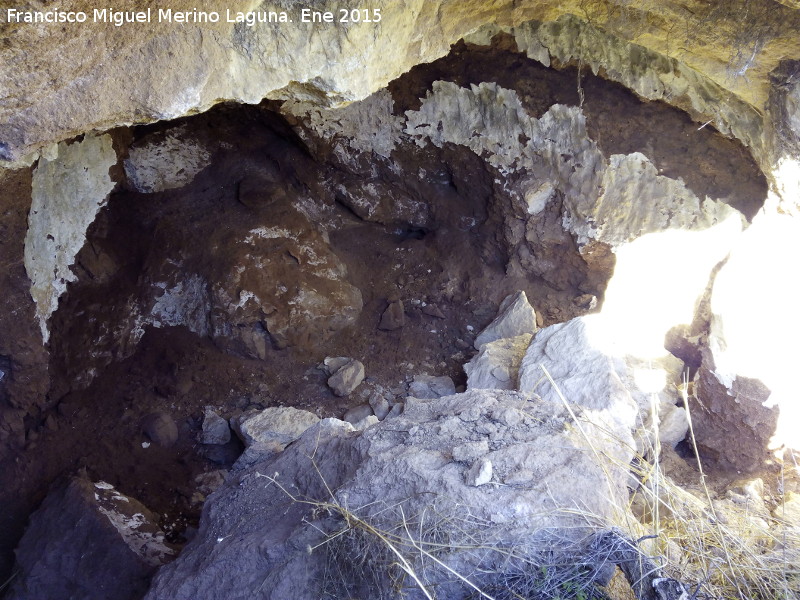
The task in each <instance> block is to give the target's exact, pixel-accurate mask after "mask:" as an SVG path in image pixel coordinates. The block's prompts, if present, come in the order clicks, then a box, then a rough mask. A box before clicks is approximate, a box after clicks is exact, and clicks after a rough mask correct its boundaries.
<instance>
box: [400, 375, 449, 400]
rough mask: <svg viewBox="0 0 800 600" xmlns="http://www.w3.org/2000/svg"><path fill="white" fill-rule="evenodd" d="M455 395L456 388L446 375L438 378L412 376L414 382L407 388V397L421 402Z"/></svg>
mask: <svg viewBox="0 0 800 600" xmlns="http://www.w3.org/2000/svg"><path fill="white" fill-rule="evenodd" d="M455 393H456V386H455V384H454V383H453V380H452V379H450V378H449V377H447V376H446V375H442V376H440V377H435V376H433V375H414V381H412V382H411V385H409V386H408V395H409V396H411V397H413V398H418V399H421V400H424V399H429V398H441V397H442V396H452V395H453V394H455Z"/></svg>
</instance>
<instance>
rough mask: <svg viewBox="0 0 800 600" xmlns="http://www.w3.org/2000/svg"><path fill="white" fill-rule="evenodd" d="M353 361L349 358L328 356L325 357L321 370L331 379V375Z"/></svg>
mask: <svg viewBox="0 0 800 600" xmlns="http://www.w3.org/2000/svg"><path fill="white" fill-rule="evenodd" d="M351 360H353V359H352V358H349V357H347V356H336V357H332V356H327V357H325V360H324V361H322V364H321V365H320V368H321V369H322V370H323V371H324V372H325V374H326V375H328V376H329V377H330V376H331V375H333V374H334V373H336V371H338V370H339V369H341V368H342V367H343V366H345V365H346V364H347V363H349V362H350V361H351Z"/></svg>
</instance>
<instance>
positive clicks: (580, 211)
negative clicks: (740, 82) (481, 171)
mask: <svg viewBox="0 0 800 600" xmlns="http://www.w3.org/2000/svg"><path fill="white" fill-rule="evenodd" d="M406 116H407V123H406V127H405V133H407V134H408V135H410V136H412V137H413V138H414V139H415V140H416V142H417V144H419V145H425V144H426V143H429V142H430V143H433V144H434V145H436V146H439V147H441V146H442V145H443V144H445V143H448V142H449V143H452V144H459V145H462V146H466V147H468V148H470V149H471V150H472V151H473V152H475V153H476V154H477V155H479V156H485V157H486V159H487V161H488V162H489V164H491V165H492V166H494V167H496V168H497V169H498V170H500V172H502V173H516V172H520V171H523V170H524V171H525V172H527V173H528V174H529V175H533V177H534V179H535V180H538V181H548V182H552V186H553V187H554V188H555V189H558V190H560V191H561V192H562V193H563V194H564V214H563V225H564V228H565V229H566V230H567V231H570V232H571V233H573V234H574V235H575V236H576V239H577V241H578V243H579V244H581V245H582V244H586V243H587V242H589V241H590V240H597V241H601V242H605V243H608V244H609V245H611V246H612V247H616V246H619V245H621V244H623V243H625V242H629V241H632V240H634V239H636V238H638V237H640V236H642V235H644V234H647V233H651V232H656V231H664V230H667V229H680V230H702V229H706V228H708V227H710V226H712V225H714V224H716V223H718V222H721V221H724V220H725V219H727V218H728V217H730V216H731V215H734V214H736V211H734V210H733V209H731V208H730V207H728V206H727V205H726V204H724V203H723V202H720V201H718V200H714V199H710V198H706V199H704V200H701V199H698V198H697V197H696V196H695V195H694V194H693V193H692V192H691V191H690V190H689V189H688V188H686V186H685V185H684V184H683V182H682V181H681V180H675V179H670V178H668V177H662V176H660V175H658V172H657V170H656V168H655V167H654V166H653V164H652V163H651V162H650V161H649V160H648V159H647V157H646V156H644V155H643V154H641V153H638V152H635V153H632V154H629V155H622V154H620V155H612V157H611V158H610V159H608V160H607V159H606V158H605V157H604V156H603V154H602V153H601V151H600V149H599V148H598V146H597V144H596V143H595V142H594V141H592V140H591V139H590V138H589V135H588V132H587V130H586V117H585V115H584V114H583V111H582V110H581V109H580V108H578V107H567V106H563V105H559V104H555V105H553V106H551V107H550V108H549V109H548V110H547V112H546V113H545V114H544V115H542V117H541V118H539V119H536V118H532V117H530V116H529V115H528V113H527V112H526V111H525V109H524V108H523V106H522V103H521V101H520V99H519V97H518V95H517V93H516V92H515V91H513V90H508V89H505V88H502V87H500V86H498V85H497V84H496V83H481V84H480V85H474V84H473V85H472V86H471V87H470V88H469V89H466V88H462V87H460V86H458V85H456V84H454V83H450V82H443V81H436V82H434V83H433V92H432V93H430V94H429V95H428V97H427V98H425V99H424V100H423V101H422V107H421V108H420V110H419V111H409V112H407V113H406ZM520 140H526V141H525V142H523V141H520ZM552 193H553V190H552V189H549V188H547V187H544V188H541V189H539V188H537V189H531V190H523V197H522V198H521V201H522V202H525V209H526V211H527V212H528V213H529V214H536V213H537V212H538V211H539V210H541V206H542V202H543V201H546V199H547V198H548V197H550V196H551V195H552ZM641 198H648V201H647V202H640V201H639V200H640V199H641Z"/></svg>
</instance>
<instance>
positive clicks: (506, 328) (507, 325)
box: [475, 292, 537, 350]
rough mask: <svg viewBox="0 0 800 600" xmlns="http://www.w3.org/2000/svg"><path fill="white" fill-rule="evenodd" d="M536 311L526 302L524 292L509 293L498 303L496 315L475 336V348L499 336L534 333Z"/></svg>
mask: <svg viewBox="0 0 800 600" xmlns="http://www.w3.org/2000/svg"><path fill="white" fill-rule="evenodd" d="M536 330H537V327H536V311H534V309H533V307H532V306H531V305H530V303H529V302H528V297H527V296H526V295H525V292H517V293H516V294H510V295H509V296H506V298H505V299H504V300H503V301H502V302H501V303H500V309H499V310H498V312H497V316H496V317H495V319H494V321H492V322H491V323H490V324H489V325H488V326H487V327H486V328H485V329H484V330H483V331H481V332H480V333H479V334H478V337H476V338H475V349H476V350H480V349H481V346H483V345H484V344H487V343H489V342H493V341H495V340H499V339H501V338H512V337H516V336H519V335H523V334H530V335H533V334H534V333H536Z"/></svg>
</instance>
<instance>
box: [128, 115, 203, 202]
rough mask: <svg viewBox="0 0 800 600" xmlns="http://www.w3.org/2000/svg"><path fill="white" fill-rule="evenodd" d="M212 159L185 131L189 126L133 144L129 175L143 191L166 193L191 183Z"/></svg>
mask: <svg viewBox="0 0 800 600" xmlns="http://www.w3.org/2000/svg"><path fill="white" fill-rule="evenodd" d="M210 158H211V153H210V152H209V150H208V149H207V148H206V147H205V146H203V145H202V144H200V143H199V142H197V141H196V140H193V139H192V138H191V137H189V136H188V135H186V134H185V127H182V128H176V129H173V130H171V131H170V132H168V133H166V134H161V135H158V134H157V135H156V136H148V137H147V138H145V140H144V143H142V144H140V145H136V146H133V147H131V148H130V151H129V158H127V159H126V160H125V174H126V175H127V176H128V179H129V180H130V182H131V183H132V184H133V186H134V187H135V188H136V189H137V190H138V191H140V192H143V193H146V194H150V193H153V192H163V191H164V190H171V189H175V188H179V187H183V186H184V185H186V184H188V183H191V181H192V180H193V179H194V177H195V175H197V174H198V173H199V172H200V171H201V170H202V169H204V168H205V167H206V166H208V163H209V159H210Z"/></svg>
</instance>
